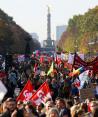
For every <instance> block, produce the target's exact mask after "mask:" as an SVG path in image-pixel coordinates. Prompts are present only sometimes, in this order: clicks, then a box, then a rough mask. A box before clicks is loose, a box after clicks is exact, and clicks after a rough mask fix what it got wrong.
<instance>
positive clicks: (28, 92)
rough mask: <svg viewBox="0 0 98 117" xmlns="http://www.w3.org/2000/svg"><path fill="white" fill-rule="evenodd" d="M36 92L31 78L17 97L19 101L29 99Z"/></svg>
mask: <svg viewBox="0 0 98 117" xmlns="http://www.w3.org/2000/svg"><path fill="white" fill-rule="evenodd" d="M33 93H35V91H34V88H33V86H32V83H31V81H30V80H28V81H27V83H26V85H25V86H24V88H23V90H22V91H21V93H20V95H19V96H18V97H17V101H19V100H20V101H23V102H25V101H29V100H30V99H31V97H32V95H33Z"/></svg>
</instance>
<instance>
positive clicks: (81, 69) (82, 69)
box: [69, 67, 85, 76]
mask: <svg viewBox="0 0 98 117" xmlns="http://www.w3.org/2000/svg"><path fill="white" fill-rule="evenodd" d="M84 71H85V68H84V67H80V68H78V69H77V70H74V71H73V72H71V73H70V74H69V76H75V75H79V74H81V73H83V72H84Z"/></svg>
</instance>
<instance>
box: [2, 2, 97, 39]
mask: <svg viewBox="0 0 98 117" xmlns="http://www.w3.org/2000/svg"><path fill="white" fill-rule="evenodd" d="M47 5H49V6H50V8H51V16H52V18H51V20H52V21H51V22H52V29H51V30H52V34H51V35H52V38H53V39H55V38H56V36H55V35H56V26H58V25H67V24H68V20H69V19H70V18H72V17H73V15H78V14H84V13H85V12H86V11H88V9H90V8H94V7H95V6H96V5H98V0H0V8H1V9H2V10H4V11H5V12H6V13H7V14H8V15H10V16H12V17H13V18H14V21H15V22H16V23H17V24H19V25H20V26H22V28H24V29H25V30H26V31H27V32H29V33H32V32H36V33H37V34H38V36H39V39H40V40H44V39H46V37H47Z"/></svg>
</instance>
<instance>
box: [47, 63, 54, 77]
mask: <svg viewBox="0 0 98 117" xmlns="http://www.w3.org/2000/svg"><path fill="white" fill-rule="evenodd" d="M52 72H53V62H52V64H51V67H50V69H49V71H48V72H47V76H48V75H49V74H51V73H52Z"/></svg>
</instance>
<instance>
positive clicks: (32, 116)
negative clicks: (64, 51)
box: [0, 56, 98, 117]
mask: <svg viewBox="0 0 98 117" xmlns="http://www.w3.org/2000/svg"><path fill="white" fill-rule="evenodd" d="M52 62H54V69H53V72H52V73H51V74H50V75H48V76H47V72H48V70H49V68H50V66H51V63H52ZM64 62H65V61H60V64H58V63H56V62H55V60H54V58H53V57H50V59H47V57H46V58H45V59H44V60H43V61H40V59H38V57H37V58H36V57H35V56H34V57H32V58H29V59H28V60H26V61H22V62H18V61H17V59H15V60H13V63H12V66H11V67H9V69H8V71H6V72H5V71H4V69H5V68H3V67H4V66H3V64H1V67H0V68H1V72H0V80H1V81H2V82H3V84H4V85H5V87H6V88H7V93H6V95H5V97H4V98H3V100H2V102H1V104H0V114H1V115H0V117H98V86H97V81H98V79H97V76H96V78H95V77H93V76H90V78H89V80H88V82H85V83H84V85H83V87H82V88H86V87H89V86H90V83H96V88H95V97H94V98H92V99H89V98H88V99H86V100H81V99H80V95H79V88H78V87H77V86H76V85H75V83H74V80H75V79H76V78H78V76H75V77H70V76H69V73H70V72H71V71H70V69H69V68H67V67H66V66H65V64H64ZM1 63H2V62H1ZM5 67H6V66H5ZM7 67H8V66H7ZM28 79H30V80H31V82H32V86H33V87H34V89H35V90H37V89H38V88H39V87H40V86H41V84H43V83H44V82H45V81H46V82H47V83H48V85H49V88H50V90H51V95H52V100H50V99H49V100H47V101H46V103H45V105H43V104H40V105H37V106H36V107H35V106H34V105H32V103H31V102H30V101H27V102H22V101H18V102H17V101H16V98H17V94H15V89H16V88H19V89H20V91H21V90H22V89H23V87H24V86H25V84H26V82H27V80H28Z"/></svg>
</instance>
